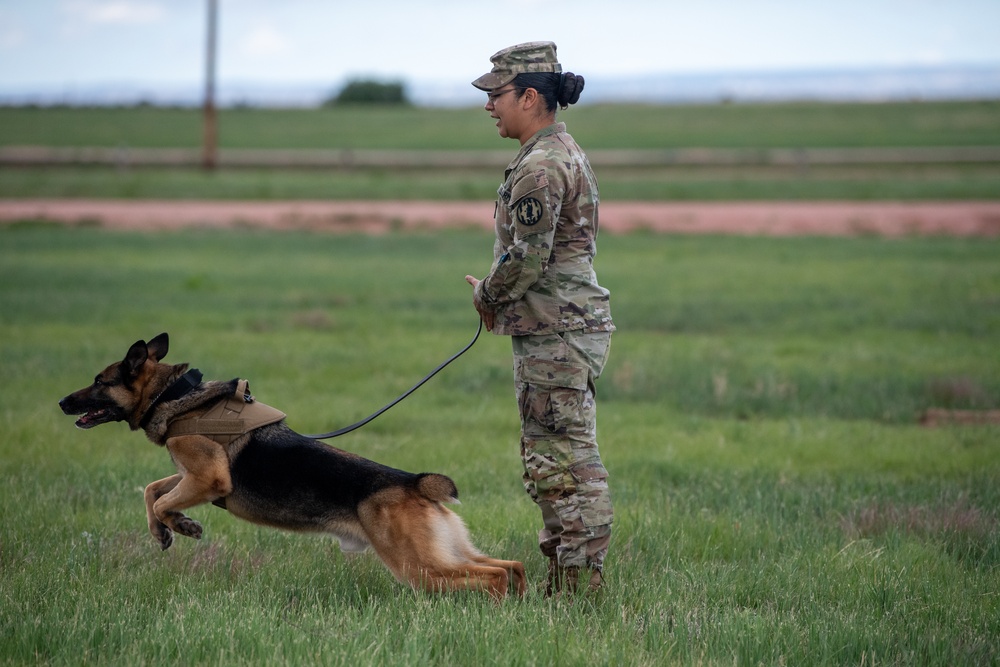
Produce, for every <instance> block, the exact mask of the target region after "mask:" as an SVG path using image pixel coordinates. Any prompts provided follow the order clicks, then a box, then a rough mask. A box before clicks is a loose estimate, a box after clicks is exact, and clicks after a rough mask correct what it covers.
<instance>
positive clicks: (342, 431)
mask: <svg viewBox="0 0 1000 667" xmlns="http://www.w3.org/2000/svg"><path fill="white" fill-rule="evenodd" d="M482 332H483V320H482V318H479V328H478V329H477V330H476V335H475V336H473V337H472V340H471V341H469V344H468V345H466V346H465V347H463V348H462V349H461V350H459V351H458V352H456V353H455V354H453V355H451V356H450V357H449V358H448V359H446V360H445V361H444V362H443V363H441V364H440V365H439V366H438V367H437V368H435V369H434V370H432V371H431V372H430V373H429V374H427V375H426V376H425V377H424V379H422V380H421V381H420V382H418V383H416V384H415V385H413V386H412V387H410V388H409V389H408V390H406V392H404V393H403V394H401V395H400V396H399V397H398V398H397V399H396V400H394V401H392V402H391V403H389V404H388V405H386V406H384V407H383V408H382V409H380V410H379V411H378V412H374V413H372V414H370V415H368V416H367V417H365V418H364V419H362V420H361V421H359V422H355V423H354V424H351V425H350V426H345V427H344V428H341V429H337V430H336V431H330V432H329V433H320V434H318V435H307V436H305V437H307V438H312V439H313V440H330V439H331V438H336V437H339V436H341V435H344V434H345V433H350V432H351V431H353V430H355V429H359V428H361V427H362V426H364V425H365V424H367V423H368V422H370V421H372V420H373V419H375V418H376V417H378V416H379V415H380V414H382V413H383V412H385V411H386V410H388V409H389V408H391V407H393V406H395V405H396V404H397V403H399V402H400V401H402V400H403V399H404V398H406V397H407V396H409V395H410V394H412V393H413V392H415V391H416V390H417V389H419V388H420V387H422V386H423V385H424V383H425V382H427V381H428V380H430V379H431V378H432V377H434V376H435V375H437V374H438V372H439V371H440V370H441V369H443V368H444V367H445V366H447V365H448V364H450V363H451V362H453V361H455V360H456V359H458V358H459V357H460V356H462V355H463V354H465V353H466V352H468V351H469V348H471V347H472V346H473V345H475V344H476V341H477V340H479V334H481V333H482Z"/></svg>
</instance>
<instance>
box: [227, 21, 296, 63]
mask: <svg viewBox="0 0 1000 667" xmlns="http://www.w3.org/2000/svg"><path fill="white" fill-rule="evenodd" d="M288 46H289V42H288V40H287V39H286V38H285V36H284V35H282V34H281V33H280V32H278V31H277V30H275V29H274V28H272V27H270V26H257V27H256V28H254V29H253V30H251V31H250V32H249V33H247V34H246V35H244V36H243V38H242V39H241V40H240V47H239V49H240V52H241V53H242V54H243V55H245V56H249V57H252V58H260V57H273V56H277V55H281V54H283V53H286V52H287V51H288Z"/></svg>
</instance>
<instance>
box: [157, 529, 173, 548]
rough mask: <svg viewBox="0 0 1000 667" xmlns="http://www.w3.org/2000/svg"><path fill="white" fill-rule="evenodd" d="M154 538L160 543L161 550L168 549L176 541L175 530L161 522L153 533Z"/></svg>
mask: <svg viewBox="0 0 1000 667" xmlns="http://www.w3.org/2000/svg"><path fill="white" fill-rule="evenodd" d="M153 539H155V540H156V541H157V542H159V543H160V551H166V550H167V549H169V548H170V545H172V544H173V543H174V531H172V530H170V529H169V528H167V527H166V526H165V525H163V524H162V523H161V524H160V525H159V527H158V529H157V531H156V532H154V533H153Z"/></svg>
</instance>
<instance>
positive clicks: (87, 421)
mask: <svg viewBox="0 0 1000 667" xmlns="http://www.w3.org/2000/svg"><path fill="white" fill-rule="evenodd" d="M105 412H106V411H105V410H94V411H93V412H88V413H87V414H85V415H83V416H82V417H80V418H79V419H77V420H76V425H77V426H79V427H80V428H90V427H91V426H94V425H95V424H93V422H94V421H96V420H98V419H100V418H101V417H102V416H103V415H104V414H105Z"/></svg>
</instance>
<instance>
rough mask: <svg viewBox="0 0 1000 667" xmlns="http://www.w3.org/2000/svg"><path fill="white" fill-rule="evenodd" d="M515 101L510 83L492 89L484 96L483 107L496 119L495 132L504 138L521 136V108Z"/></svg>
mask: <svg viewBox="0 0 1000 667" xmlns="http://www.w3.org/2000/svg"><path fill="white" fill-rule="evenodd" d="M517 101H518V100H517V95H516V94H514V86H512V85H506V86H504V87H503V88H500V89H498V90H494V91H493V92H492V93H488V94H487V96H486V106H485V107H484V108H485V109H486V110H487V111H489V112H490V118H495V119H496V121H497V123H496V125H497V132H499V133H500V136H501V137H504V138H505V139H519V138H520V136H521V134H520V126H521V124H522V122H521V120H522V119H521V115H522V109H521V108H520V105H519V104H518V103H517Z"/></svg>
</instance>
